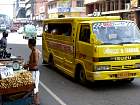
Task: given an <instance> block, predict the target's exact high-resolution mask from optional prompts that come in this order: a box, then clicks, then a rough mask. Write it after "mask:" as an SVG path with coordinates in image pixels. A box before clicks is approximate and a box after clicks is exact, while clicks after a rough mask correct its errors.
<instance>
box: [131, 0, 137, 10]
mask: <svg viewBox="0 0 140 105" xmlns="http://www.w3.org/2000/svg"><path fill="white" fill-rule="evenodd" d="M135 7H138V0H131V8H135Z"/></svg>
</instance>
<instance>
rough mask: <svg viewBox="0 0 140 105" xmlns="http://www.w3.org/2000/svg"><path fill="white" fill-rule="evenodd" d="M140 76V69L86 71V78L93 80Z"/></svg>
mask: <svg viewBox="0 0 140 105" xmlns="http://www.w3.org/2000/svg"><path fill="white" fill-rule="evenodd" d="M129 78H140V69H135V70H120V71H98V72H88V73H87V79H88V80H91V81H94V80H117V79H129Z"/></svg>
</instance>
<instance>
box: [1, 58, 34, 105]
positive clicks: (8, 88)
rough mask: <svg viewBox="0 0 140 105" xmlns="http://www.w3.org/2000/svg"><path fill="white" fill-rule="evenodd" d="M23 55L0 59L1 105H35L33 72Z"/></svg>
mask: <svg viewBox="0 0 140 105" xmlns="http://www.w3.org/2000/svg"><path fill="white" fill-rule="evenodd" d="M23 63H24V60H23V59H21V57H14V58H5V59H0V105H33V103H34V102H33V90H34V88H35V85H34V82H33V81H32V74H31V73H30V72H29V71H27V70H25V69H23Z"/></svg>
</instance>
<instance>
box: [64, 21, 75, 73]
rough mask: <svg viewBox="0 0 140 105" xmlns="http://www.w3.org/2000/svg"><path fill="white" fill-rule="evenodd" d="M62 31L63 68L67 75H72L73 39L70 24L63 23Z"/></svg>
mask: <svg viewBox="0 0 140 105" xmlns="http://www.w3.org/2000/svg"><path fill="white" fill-rule="evenodd" d="M63 31H64V46H63V48H64V68H65V71H66V72H67V74H68V75H70V76H74V39H73V36H72V35H73V33H72V32H73V31H72V25H71V24H70V23H65V24H64V27H63Z"/></svg>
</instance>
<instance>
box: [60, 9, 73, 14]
mask: <svg viewBox="0 0 140 105" xmlns="http://www.w3.org/2000/svg"><path fill="white" fill-rule="evenodd" d="M70 10H71V9H70V8H58V12H60V13H63V12H70Z"/></svg>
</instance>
